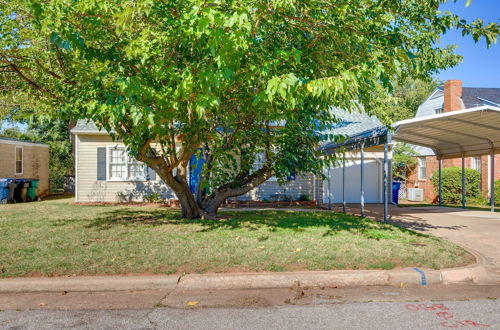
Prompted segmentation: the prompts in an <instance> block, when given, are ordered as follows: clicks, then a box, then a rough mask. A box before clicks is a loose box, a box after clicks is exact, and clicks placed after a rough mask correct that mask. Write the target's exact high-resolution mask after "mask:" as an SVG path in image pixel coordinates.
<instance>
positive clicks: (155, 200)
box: [144, 192, 161, 203]
mask: <svg viewBox="0 0 500 330" xmlns="http://www.w3.org/2000/svg"><path fill="white" fill-rule="evenodd" d="M144 199H145V200H146V202H149V203H159V202H161V197H160V194H158V193H157V192H155V193H152V194H151V195H147V196H144Z"/></svg>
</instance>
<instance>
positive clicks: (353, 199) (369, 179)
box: [323, 160, 382, 203]
mask: <svg viewBox="0 0 500 330" xmlns="http://www.w3.org/2000/svg"><path fill="white" fill-rule="evenodd" d="M325 174H326V175H328V172H327V173H325ZM330 176H331V179H330V187H331V192H332V203H342V168H341V167H340V168H332V169H331V170H330ZM345 182H346V187H345V198H346V201H347V203H360V202H361V197H360V196H361V162H360V161H359V160H356V161H351V162H347V163H346V180H345ZM327 186H328V181H325V182H324V187H325V189H323V203H328V189H327ZM381 190H382V165H381V164H380V163H379V162H378V161H376V160H365V181H364V192H365V203H382V191H381Z"/></svg>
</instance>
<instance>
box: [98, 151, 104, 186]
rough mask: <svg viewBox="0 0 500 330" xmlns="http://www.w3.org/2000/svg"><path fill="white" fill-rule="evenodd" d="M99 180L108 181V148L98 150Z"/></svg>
mask: <svg viewBox="0 0 500 330" xmlns="http://www.w3.org/2000/svg"><path fill="white" fill-rule="evenodd" d="M97 180H98V181H105V180H106V148H97Z"/></svg>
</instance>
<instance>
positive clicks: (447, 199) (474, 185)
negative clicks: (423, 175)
mask: <svg viewBox="0 0 500 330" xmlns="http://www.w3.org/2000/svg"><path fill="white" fill-rule="evenodd" d="M480 177H481V175H480V173H479V172H478V171H476V170H473V169H471V168H466V169H465V197H466V198H477V197H479V196H480V193H481V191H480V190H479V185H480ZM431 181H432V184H433V186H434V188H435V190H436V192H437V191H438V189H439V173H438V172H437V171H436V172H434V174H433V175H432V177H431ZM442 185H443V203H445V204H459V203H461V202H462V168H461V167H448V168H443V170H442Z"/></svg>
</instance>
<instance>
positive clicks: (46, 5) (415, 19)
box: [0, 0, 498, 218]
mask: <svg viewBox="0 0 500 330" xmlns="http://www.w3.org/2000/svg"><path fill="white" fill-rule="evenodd" d="M442 2H443V0H427V1H421V0H337V1H319V0H304V1H298V0H249V1H236V0H213V1H205V0H185V1H177V0H176V1H174V0H130V1H117V0H98V1H97V0H44V1H40V0H31V1H25V0H10V1H1V2H0V6H1V7H0V61H1V63H2V65H3V69H4V70H5V71H8V74H9V75H10V77H11V78H10V80H9V79H7V80H5V79H4V82H5V83H6V84H7V88H5V89H4V93H9V90H15V95H16V97H21V98H22V97H24V98H26V95H27V94H29V97H28V99H29V101H30V102H34V103H38V104H39V106H40V108H44V109H46V111H47V112H49V113H53V114H58V115H60V116H71V117H72V118H88V119H91V120H93V121H94V122H95V123H96V124H97V125H98V126H99V127H103V128H104V129H106V130H107V131H109V132H110V133H111V134H112V136H113V137H114V138H116V139H120V140H122V141H123V142H124V143H125V145H126V146H127V147H128V149H129V152H130V153H131V154H132V155H134V156H135V157H136V158H137V159H139V160H141V161H143V162H145V163H147V164H148V165H149V166H150V167H152V168H153V169H154V170H155V171H156V172H157V173H158V175H159V176H160V177H161V178H162V179H163V180H164V181H165V182H166V183H167V184H168V185H169V186H170V187H171V188H172V190H173V191H174V192H175V194H176V195H177V197H178V198H179V200H180V202H181V205H182V209H183V215H184V216H185V217H188V218H196V217H199V216H204V215H208V216H213V215H214V214H215V213H216V211H217V209H218V207H219V205H221V203H222V202H223V201H224V200H225V199H227V198H229V197H233V196H238V195H241V194H244V193H246V192H248V191H250V190H251V189H253V188H254V187H256V186H258V185H259V184H261V183H263V182H264V181H265V180H267V179H268V178H269V177H271V176H273V175H275V176H277V177H278V179H279V180H280V182H283V181H285V180H286V176H287V175H288V174H289V173H290V172H292V171H293V172H295V173H306V172H312V173H318V174H319V173H320V171H321V168H322V166H323V165H324V164H323V161H321V159H320V156H321V155H320V153H319V152H318V150H317V145H318V143H320V142H321V141H322V140H324V139H327V138H334V137H331V136H328V134H321V133H318V132H320V131H323V130H324V129H325V128H327V127H328V126H329V125H330V124H331V123H332V122H334V121H335V111H331V110H330V109H332V108H330V106H331V107H339V108H346V109H352V108H354V107H357V106H359V105H363V106H364V108H365V110H366V111H367V112H368V113H369V114H373V115H377V116H378V117H379V118H381V119H382V120H383V121H385V122H388V121H389V120H390V118H389V116H388V113H387V105H388V104H390V100H389V98H390V97H389V96H388V95H389V93H388V92H391V91H392V88H393V83H394V82H397V81H399V80H401V79H404V78H405V77H408V76H414V77H417V78H428V77H430V76H431V75H432V74H434V73H436V72H437V70H439V69H443V68H447V67H449V66H453V65H455V64H456V63H457V62H458V61H459V60H460V57H459V56H457V55H455V54H454V53H453V48H452V47H447V48H440V47H438V46H436V44H435V42H437V41H438V40H439V36H440V35H441V34H442V33H444V32H445V31H447V30H449V29H452V28H458V29H461V30H462V31H463V32H464V34H471V35H472V36H473V37H474V38H475V39H476V40H479V39H480V38H481V37H485V40H486V42H487V43H488V44H489V43H491V42H493V41H494V40H495V39H496V36H497V34H498V26H497V25H496V24H488V25H484V24H483V23H482V22H481V21H475V22H473V23H470V24H469V23H467V22H465V21H464V20H462V19H460V18H459V17H457V16H455V15H453V14H451V13H440V12H438V8H439V5H440V3H442ZM12 77H15V78H12ZM200 150H201V152H202V153H203V154H204V157H205V159H206V163H205V165H204V167H203V172H202V176H201V180H200V184H199V187H198V189H197V192H196V194H192V193H191V192H190V190H189V186H188V182H187V178H186V172H187V168H188V162H189V159H190V158H191V156H192V155H193V154H194V153H197V152H200ZM257 155H263V157H262V158H263V159H262V164H261V166H259V167H254V166H252V164H253V163H254V161H255V158H256V156H257ZM325 161H326V162H329V161H332V159H331V158H329V159H326V160H325Z"/></svg>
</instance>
